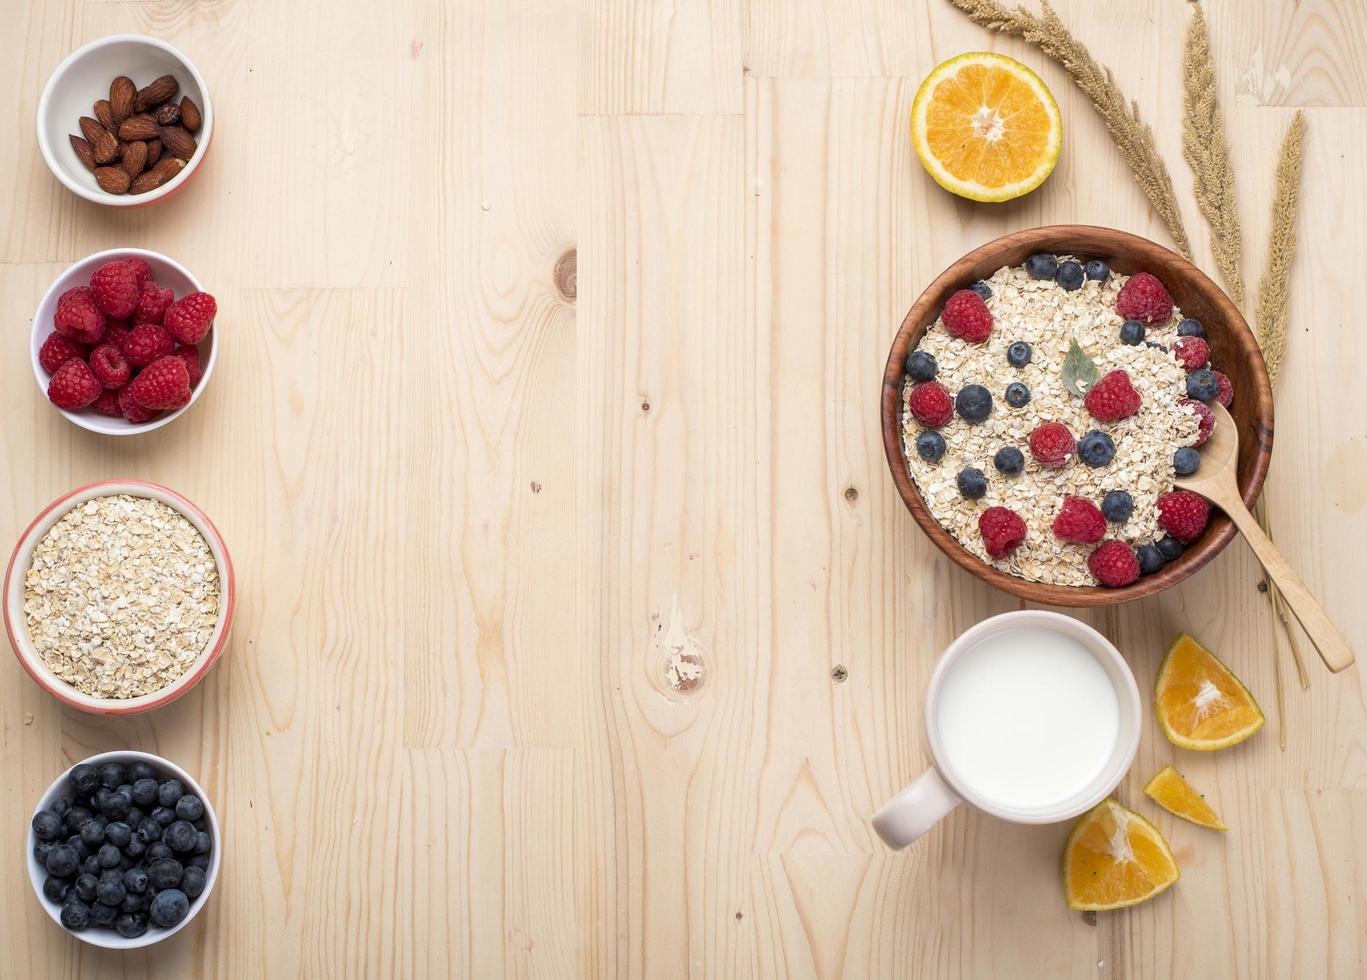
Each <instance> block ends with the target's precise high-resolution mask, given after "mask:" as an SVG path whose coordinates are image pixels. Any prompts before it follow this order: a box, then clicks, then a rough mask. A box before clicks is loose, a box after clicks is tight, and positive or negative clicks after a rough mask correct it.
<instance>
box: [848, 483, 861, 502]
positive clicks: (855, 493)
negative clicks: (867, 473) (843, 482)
mask: <svg viewBox="0 0 1367 980" xmlns="http://www.w3.org/2000/svg"><path fill="white" fill-rule="evenodd" d="M845 499H846V500H847V501H849V502H850V503H852V504H857V503H859V489H858V488H857V487H846V488H845Z"/></svg>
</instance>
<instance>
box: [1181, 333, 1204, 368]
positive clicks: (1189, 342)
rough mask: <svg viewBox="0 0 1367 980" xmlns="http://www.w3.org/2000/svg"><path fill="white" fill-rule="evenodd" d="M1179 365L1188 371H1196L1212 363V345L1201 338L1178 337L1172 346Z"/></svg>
mask: <svg viewBox="0 0 1367 980" xmlns="http://www.w3.org/2000/svg"><path fill="white" fill-rule="evenodd" d="M1172 352H1173V353H1174V354H1176V355H1177V363H1178V364H1180V365H1182V367H1183V368H1185V369H1186V370H1188V371H1196V370H1199V369H1200V368H1203V367H1205V366H1206V365H1207V364H1209V363H1210V345H1209V344H1207V343H1206V342H1205V341H1204V340H1202V339H1201V338H1200V337H1178V338H1177V341H1176V342H1175V343H1174V344H1173V345H1172Z"/></svg>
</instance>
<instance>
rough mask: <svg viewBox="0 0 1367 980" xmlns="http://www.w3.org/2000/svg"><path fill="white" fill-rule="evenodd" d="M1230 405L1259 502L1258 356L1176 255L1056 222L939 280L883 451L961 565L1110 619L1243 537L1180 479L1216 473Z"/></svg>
mask: <svg viewBox="0 0 1367 980" xmlns="http://www.w3.org/2000/svg"><path fill="white" fill-rule="evenodd" d="M1215 401H1219V402H1220V403H1221V404H1222V405H1224V406H1225V407H1226V408H1228V410H1229V412H1230V414H1231V415H1232V416H1233V419H1234V423H1235V424H1236V425H1237V426H1238V427H1239V430H1240V433H1239V434H1240V439H1239V445H1240V458H1239V467H1238V482H1239V488H1240V492H1241V493H1242V495H1243V497H1244V500H1245V501H1246V502H1247V503H1248V504H1249V505H1250V506H1252V505H1253V503H1254V502H1255V501H1256V500H1257V497H1258V493H1259V491H1260V490H1261V488H1262V483H1263V479H1264V477H1265V476H1266V474H1267V467H1268V462H1269V459H1270V455H1271V446H1272V393H1271V388H1270V386H1269V384H1268V379H1267V371H1266V368H1265V366H1264V364H1263V361H1262V356H1261V354H1260V352H1259V349H1258V344H1257V341H1256V339H1255V338H1254V336H1253V334H1252V332H1251V331H1250V330H1249V328H1248V324H1247V323H1246V322H1245V321H1244V319H1243V317H1242V315H1241V314H1240V313H1239V311H1238V309H1237V308H1236V307H1235V306H1234V304H1233V303H1232V302H1231V301H1230V300H1229V298H1228V297H1227V296H1226V295H1225V294H1224V293H1223V292H1222V291H1221V290H1220V288H1219V287H1218V286H1216V285H1215V283H1213V282H1212V281H1211V280H1210V279H1209V278H1207V277H1206V276H1205V275H1204V274H1203V273H1201V271H1200V270H1199V269H1197V268H1196V267H1195V266H1194V265H1192V264H1191V263H1190V262H1187V261H1186V260H1185V259H1183V258H1181V257H1180V256H1178V255H1176V254H1175V253H1173V252H1171V251H1169V250H1167V249H1165V248H1163V247H1161V246H1159V245H1156V244H1155V243H1153V242H1150V241H1148V240H1146V239H1143V238H1140V237H1138V236H1136V235H1130V234H1127V233H1125V232H1120V231H1114V230H1111V229H1107V228H1096V227H1091V226H1086V225H1058V226H1053V227H1047V228H1036V229H1031V230H1028V231H1022V232H1016V233H1014V234H1011V235H1007V236H1005V237H1003V238H999V239H997V240H996V241H993V242H989V243H988V244H986V245H984V246H982V247H981V248H978V249H975V250H974V251H973V252H970V253H969V254H968V255H966V256H964V257H963V258H962V259H960V260H959V261H958V262H956V263H955V264H954V265H953V266H951V267H950V268H949V269H948V270H946V271H945V272H944V273H942V274H941V275H940V276H939V277H938V278H937V279H936V280H935V281H934V282H933V283H932V284H931V285H930V286H929V287H928V288H927V289H926V291H925V292H924V293H923V294H922V295H921V297H920V298H919V299H918V300H917V301H916V303H915V304H914V305H913V307H912V309H911V311H910V312H909V313H908V314H907V316H906V319H905V320H904V321H903V322H902V325H901V327H900V329H899V330H898V332H897V336H896V338H895V339H894V341H893V345H892V350H891V353H890V354H889V357H888V362H887V368H886V370H885V372H884V377H883V387H882V392H881V405H882V424H883V444H884V451H885V453H886V455H887V459H888V465H889V467H890V469H891V471H892V476H893V480H894V482H895V483H896V485H897V488H898V491H899V493H900V494H901V496H902V499H903V501H904V502H905V503H906V505H907V508H908V509H909V510H910V511H911V513H912V516H913V517H914V518H915V520H916V522H917V524H918V525H920V527H921V528H922V530H923V531H925V533H926V534H927V536H929V537H930V538H931V540H932V541H934V543H935V544H936V545H937V546H938V547H939V548H940V549H941V550H942V551H943V552H944V553H945V554H946V555H948V556H949V557H950V558H951V559H953V560H954V561H955V562H956V563H957V564H959V565H960V566H961V567H963V568H965V569H966V570H968V571H970V572H971V573H973V574H974V575H976V576H977V577H979V578H981V579H983V580H984V581H986V582H988V583H990V584H992V585H994V586H996V587H997V588H1000V589H1003V590H1004V591H1007V592H1010V593H1012V594H1014V595H1018V596H1020V597H1022V598H1025V599H1029V600H1032V601H1036V602H1043V603H1048V604H1051V605H1062V606H1098V605H1109V604H1112V603H1115V602H1119V601H1124V600H1127V599H1134V598H1138V597H1140V596H1144V595H1151V594H1153V593H1156V592H1158V591H1161V590H1162V589H1165V588H1167V587H1169V586H1171V585H1174V584H1176V583H1177V582H1180V581H1182V580H1183V579H1185V578H1186V577H1187V576H1188V575H1190V574H1192V573H1193V572H1195V571H1196V570H1197V569H1199V568H1200V567H1201V566H1202V565H1204V564H1205V563H1206V562H1208V561H1210V560H1211V559H1212V558H1213V557H1214V556H1215V555H1216V554H1218V553H1219V551H1220V550H1221V549H1222V548H1223V547H1224V546H1225V545H1226V544H1227V543H1228V542H1229V541H1230V539H1231V538H1232V537H1233V536H1234V527H1233V525H1232V524H1231V523H1230V521H1229V520H1228V518H1226V517H1225V516H1224V515H1223V514H1222V513H1219V512H1218V511H1212V510H1210V508H1209V507H1208V506H1207V505H1206V503H1205V502H1204V501H1203V500H1201V499H1200V498H1198V497H1196V496H1195V495H1193V494H1189V493H1188V492H1186V491H1180V490H1177V489H1176V488H1175V486H1174V480H1175V479H1176V478H1177V477H1179V476H1182V475H1186V474H1188V473H1191V472H1193V471H1194V469H1195V468H1197V467H1199V465H1200V454H1199V452H1198V447H1199V446H1200V445H1201V444H1202V443H1203V442H1204V441H1205V440H1206V439H1207V438H1208V437H1209V435H1210V433H1211V431H1212V427H1213V425H1214V424H1215V422H1214V414H1213V413H1212V412H1211V410H1210V409H1209V408H1208V407H1207V406H1208V404H1209V403H1211V402H1215Z"/></svg>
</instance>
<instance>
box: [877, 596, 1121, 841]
mask: <svg viewBox="0 0 1367 980" xmlns="http://www.w3.org/2000/svg"><path fill="white" fill-rule="evenodd" d="M1022 628H1034V629H1043V630H1046V631H1048V632H1053V633H1058V634H1060V635H1061V636H1063V637H1066V638H1068V639H1071V640H1073V641H1075V642H1076V643H1077V644H1078V645H1080V646H1081V647H1082V648H1084V649H1085V650H1086V651H1087V652H1088V653H1090V654H1091V655H1092V656H1093V657H1094V658H1095V659H1096V661H1097V663H1098V664H1100V665H1101V667H1102V668H1103V670H1104V671H1105V673H1106V676H1107V678H1108V679H1109V680H1110V682H1111V686H1112V687H1113V688H1114V690H1115V695H1116V708H1117V717H1118V726H1117V731H1116V739H1115V744H1114V748H1113V749H1112V750H1111V752H1110V754H1109V756H1108V757H1106V759H1105V761H1104V764H1103V765H1102V767H1101V769H1100V771H1099V772H1097V773H1095V775H1094V776H1092V778H1090V779H1089V780H1087V781H1086V782H1084V783H1081V784H1080V785H1077V786H1076V787H1070V788H1069V790H1068V791H1067V792H1066V793H1064V794H1063V795H1062V796H1061V797H1060V798H1058V799H1056V800H1052V801H1050V802H1048V803H1046V804H1042V805H1031V806H1024V805H1016V804H1013V803H1010V802H1004V801H1002V800H994V799H991V798H989V797H988V796H986V795H984V793H983V792H981V790H980V789H979V788H975V787H974V786H973V785H972V783H971V782H970V781H969V780H967V779H966V778H965V777H964V774H963V773H962V772H959V771H956V770H955V768H954V767H953V766H952V765H951V764H949V762H948V761H947V753H946V751H945V745H944V740H943V737H942V736H943V732H942V730H941V728H942V723H941V721H940V719H939V717H938V713H937V708H938V706H939V697H940V693H941V688H942V686H943V684H944V681H945V678H946V677H948V676H949V675H950V673H951V671H953V669H954V667H955V665H956V664H957V663H959V661H960V660H961V658H962V657H963V655H964V654H965V653H967V652H968V651H969V650H972V649H973V648H974V647H976V646H977V645H978V644H979V643H981V642H982V641H983V640H985V639H987V638H988V637H991V636H993V635H995V634H998V633H1002V632H1005V631H1012V630H1018V629H1022ZM1103 690H1104V687H1103ZM925 719H926V736H927V738H928V739H929V742H930V755H931V760H932V766H931V768H929V769H927V770H926V771H925V772H924V773H922V774H921V775H920V776H919V777H917V779H916V780H915V781H913V782H912V783H911V784H910V785H909V786H907V788H906V789H904V790H902V792H900V793H898V794H897V795H896V796H894V797H893V798H892V799H891V800H889V801H888V802H887V803H886V804H885V805H884V806H883V808H882V809H880V810H879V811H878V812H877V813H876V814H874V817H873V827H874V830H876V831H877V832H878V836H879V837H881V838H882V839H883V841H884V842H885V843H886V844H887V845H888V846H889V847H892V848H894V849H897V850H900V849H901V848H903V847H906V846H907V845H908V844H910V843H911V842H912V841H914V840H916V839H917V838H918V837H920V836H921V835H922V834H924V833H925V832H926V831H928V830H929V829H930V828H931V827H932V826H934V825H935V824H936V823H937V822H939V821H940V820H941V819H942V818H943V817H945V816H946V815H947V814H948V813H949V812H950V811H951V810H953V809H954V808H955V807H956V806H958V805H959V804H960V803H962V802H965V801H967V802H968V803H971V804H972V805H973V806H976V807H977V808H978V809H980V810H984V811H986V812H988V813H990V814H992V815H993V816H996V817H1000V818H1001V819H1003V820H1010V821H1013V822H1015V823H1057V822H1059V821H1062V820H1068V819H1071V818H1073V817H1076V816H1079V815H1080V814H1083V813H1086V812H1087V811H1088V810H1090V809H1091V808H1092V807H1094V806H1096V805H1097V804H1098V803H1100V802H1101V801H1102V800H1104V799H1105V798H1106V797H1107V796H1108V795H1110V793H1111V791H1112V790H1114V789H1115V787H1116V786H1117V785H1118V784H1119V783H1120V780H1121V779H1123V778H1124V776H1125V773H1126V772H1127V771H1128V770H1129V768H1130V763H1131V762H1133V761H1134V755H1135V751H1136V750H1137V749H1138V747H1139V729H1140V722H1141V714H1140V702H1139V688H1138V687H1137V686H1136V685H1135V682H1134V675H1133V674H1132V673H1131V672H1130V668H1129V665H1128V664H1126V663H1125V660H1124V658H1122V657H1121V656H1120V652H1119V651H1118V650H1116V648H1115V647H1114V646H1113V645H1112V644H1111V642H1110V641H1109V640H1107V639H1106V638H1105V637H1104V636H1102V635H1101V634H1100V633H1098V632H1097V631H1096V630H1094V629H1092V628H1091V627H1090V626H1088V625H1087V624H1086V623H1082V622H1079V621H1078V620H1076V619H1073V618H1071V617H1069V616H1064V615H1062V614H1061V613H1055V612H1044V611H1041V610H1033V609H1032V610H1023V611H1020V612H1010V613H1003V614H1002V615H1000V616H993V617H992V618H991V619H986V620H983V621H982V622H981V623H979V624H978V625H976V626H974V627H973V628H972V629H970V630H968V631H967V632H966V633H964V634H963V635H962V636H960V637H959V638H958V639H957V640H955V641H954V642H953V643H951V644H950V645H949V648H948V649H946V650H945V652H944V653H943V654H942V655H941V656H940V660H939V662H938V663H936V665H935V670H934V671H933V672H932V673H931V675H930V684H929V686H928V688H927V690H926V702H925Z"/></svg>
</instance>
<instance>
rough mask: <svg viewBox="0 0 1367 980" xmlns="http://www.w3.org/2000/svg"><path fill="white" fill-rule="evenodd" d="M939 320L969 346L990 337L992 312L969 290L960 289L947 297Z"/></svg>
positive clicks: (981, 299) (979, 297) (978, 296)
mask: <svg viewBox="0 0 1367 980" xmlns="http://www.w3.org/2000/svg"><path fill="white" fill-rule="evenodd" d="M940 320H941V322H943V323H944V325H945V329H946V330H948V331H949V332H950V333H952V334H953V335H954V336H956V337H959V338H961V339H963V340H966V341H968V342H969V343H970V344H981V343H982V342H983V341H984V340H986V339H987V338H988V337H989V336H991V335H992V311H991V310H989V309H988V308H987V304H986V303H985V302H983V298H982V297H981V296H980V295H978V294H977V293H975V292H974V291H973V290H971V289H961V290H959V291H958V292H957V293H955V294H954V295H953V296H951V297H949V302H947V303H945V309H944V312H943V313H942V314H940Z"/></svg>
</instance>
